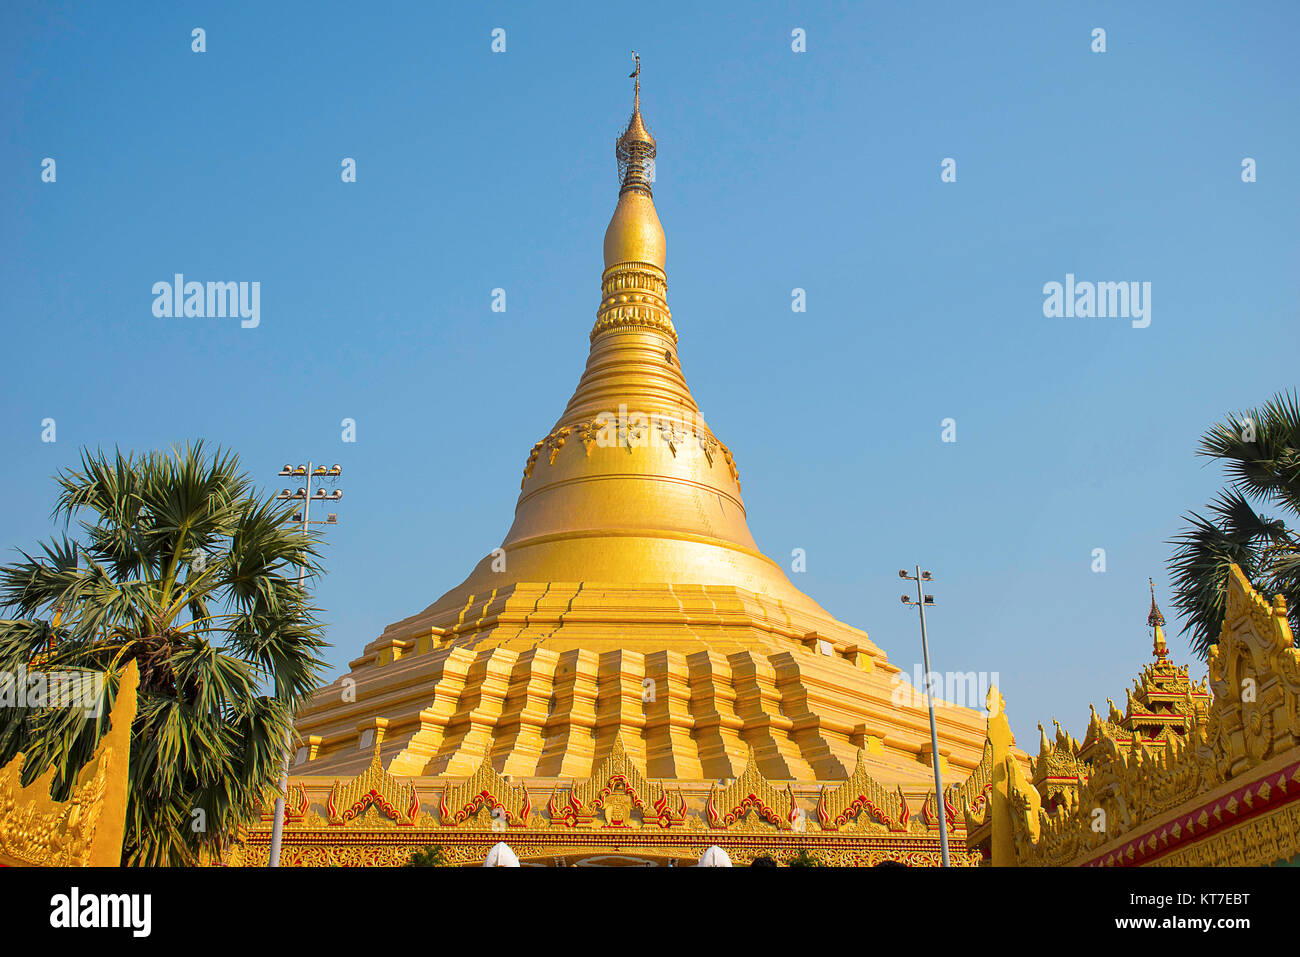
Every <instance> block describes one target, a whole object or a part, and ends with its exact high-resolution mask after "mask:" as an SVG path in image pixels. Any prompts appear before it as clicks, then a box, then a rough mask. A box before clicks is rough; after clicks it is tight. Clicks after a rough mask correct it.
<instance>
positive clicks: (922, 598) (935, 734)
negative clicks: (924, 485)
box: [898, 565, 948, 867]
mask: <svg viewBox="0 0 1300 957" xmlns="http://www.w3.org/2000/svg"><path fill="white" fill-rule="evenodd" d="M898 577H899V578H907V579H911V580H913V581H915V582H916V610H917V613H918V614H919V615H920V616H921V662H922V665H923V667H924V668H925V674H924V676H923V678H922V680H921V684H922V685H923V686H924V687H925V703H926V705H927V707H928V708H929V711H930V764H931V765H932V766H933V767H934V801H935V804H936V805H937V806H938V809H939V856H940V859H941V860H942V863H943V866H944V867H947V866H948V809H947V806H946V805H945V804H944V800H943V774H942V771H941V770H940V768H939V730H938V728H937V727H936V725H935V722H934V696H933V695H932V694H931V693H930V643H929V641H928V640H927V638H926V634H925V606H926V604H927V603H929V604H931V605H933V604H934V597H933V596H931V595H926V594H924V593H923V590H922V587H923V586H922V583H923V582H926V581H932V580H933V579H932V577H931V575H930V573H929V572H925V573H922V571H921V566H920V565H917V566H916V574H915V575H909V574H907V572H905V571H900V572H899V573H898ZM911 603H912V602H911V599H909V598H908V597H907V596H906V595H904V596H903V604H905V605H910V604H911Z"/></svg>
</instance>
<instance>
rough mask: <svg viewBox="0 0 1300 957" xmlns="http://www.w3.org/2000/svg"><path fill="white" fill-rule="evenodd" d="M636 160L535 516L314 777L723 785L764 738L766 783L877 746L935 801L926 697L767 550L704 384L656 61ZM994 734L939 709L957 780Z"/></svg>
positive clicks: (918, 800)
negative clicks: (635, 770)
mask: <svg viewBox="0 0 1300 957" xmlns="http://www.w3.org/2000/svg"><path fill="white" fill-rule="evenodd" d="M638 72H639V66H638ZM615 152H616V156H617V159H618V164H619V173H620V190H619V195H618V204H617V206H616V207H615V209H614V215H613V217H612V218H611V220H610V223H609V228H608V229H607V230H606V232H605V244H604V264H605V269H604V273H603V275H602V277H601V299H600V305H599V307H598V308H597V310H596V322H595V326H594V327H593V328H592V330H591V336H590V353H589V356H588V359H587V365H586V369H585V370H584V372H583V374H582V377H581V379H580V380H579V382H578V385H577V388H576V389H575V390H574V393H573V396H572V398H570V399H569V403H568V405H567V406H566V407H565V409H564V411H563V413H562V414H561V415H560V417H559V419H558V421H556V423H555V426H554V428H552V429H551V430H550V432H549V433H548V434H547V435H546V436H545V437H543V438H542V439H541V441H539V442H538V443H537V444H536V445H535V446H533V448H532V450H531V452H529V454H528V455H527V458H526V462H525V464H524V467H523V476H522V482H521V489H520V493H519V499H518V502H517V503H516V505H515V516H514V524H513V525H512V526H511V527H510V530H509V532H508V533H507V534H506V536H505V540H504V541H503V542H502V544H501V546H500V548H499V549H497V550H495V551H494V552H493V553H491V554H489V555H487V556H486V557H484V558H483V559H482V560H481V561H480V562H479V563H478V565H477V566H476V567H475V568H474V569H473V571H472V572H470V574H469V577H468V578H466V579H465V581H464V582H462V583H461V584H459V585H457V586H456V587H455V588H453V589H451V590H450V591H448V592H447V593H446V594H444V595H443V596H442V597H441V598H438V599H437V600H436V601H434V602H433V603H432V604H431V605H429V606H428V607H427V608H425V609H424V610H423V611H421V612H419V613H418V614H415V615H412V616H411V617H409V618H404V619H402V620H401V621H398V622H396V623H394V624H392V625H390V626H389V627H388V628H387V629H386V630H385V631H384V633H383V634H382V635H381V636H380V637H379V638H378V639H377V640H375V641H373V642H371V643H370V644H369V645H368V646H367V647H366V648H365V651H364V653H363V654H362V655H361V656H360V657H358V658H357V659H356V660H355V661H353V662H352V663H351V672H350V674H349V675H348V676H346V677H345V678H344V679H340V680H342V681H345V682H346V683H347V684H346V686H345V687H344V689H342V690H341V689H340V687H339V685H337V684H336V685H333V686H331V687H329V688H326V689H323V690H322V691H321V692H320V693H319V694H318V695H317V696H316V697H315V699H314V700H313V702H312V704H311V705H310V706H309V707H308V708H307V709H305V710H304V711H303V712H302V713H301V714H300V715H299V719H298V729H299V733H300V734H301V735H302V736H303V739H304V741H306V742H307V745H306V746H304V747H303V748H302V749H301V750H300V751H299V753H298V758H297V761H296V762H295V764H294V767H293V770H292V774H294V775H310V776H338V777H346V776H349V775H356V774H359V773H361V772H362V771H364V770H365V769H366V768H367V767H368V766H371V765H372V760H375V761H378V762H379V764H380V765H381V766H382V767H383V769H384V770H385V771H387V772H388V773H390V774H392V775H399V776H413V777H415V778H417V779H425V780H433V779H437V780H443V781H450V780H455V779H458V778H465V777H468V776H470V775H472V774H475V773H476V772H477V771H478V770H479V769H480V768H481V767H482V766H483V765H484V761H485V759H486V760H487V763H488V764H489V765H490V769H491V770H492V771H493V772H495V773H496V774H500V775H505V776H509V777H510V780H512V781H516V782H524V783H525V784H526V785H527V786H529V787H540V788H542V789H543V791H542V792H541V793H544V791H545V788H546V787H548V786H550V783H549V782H564V781H566V780H573V779H583V778H586V777H587V776H588V775H591V774H592V772H593V768H594V767H595V766H596V765H597V763H598V762H600V761H602V760H605V759H607V758H608V757H609V756H610V755H611V754H613V753H616V752H617V753H618V755H619V760H624V757H623V755H624V753H625V756H626V759H629V760H630V761H631V762H632V763H633V764H634V765H635V766H638V767H639V768H641V769H642V770H643V772H644V774H645V775H646V777H647V778H650V779H661V780H664V781H665V782H678V783H681V784H683V785H689V783H690V782H695V783H696V784H698V785H699V786H700V787H709V786H712V784H713V783H714V782H716V781H718V780H725V779H734V778H738V777H740V776H741V774H742V772H744V771H745V769H746V767H747V765H748V762H749V761H750V757H749V755H750V754H751V751H752V755H753V759H752V760H753V762H754V764H755V766H756V768H757V770H758V771H759V772H761V775H762V776H763V777H764V778H766V779H767V780H769V781H790V782H794V783H795V784H797V785H800V786H803V787H805V788H812V787H815V786H817V785H818V784H819V783H820V784H824V785H827V786H828V787H829V786H831V785H833V784H834V783H835V782H843V781H844V780H845V779H846V778H849V777H850V776H851V775H852V774H853V773H854V771H855V767H857V765H858V762H859V755H861V762H862V765H863V768H864V770H865V772H867V773H869V775H870V778H871V779H872V780H874V781H876V782H879V783H880V784H881V785H882V786H883V787H885V788H887V789H888V790H889V792H890V794H891V795H892V794H894V793H896V792H897V793H899V794H901V795H906V796H907V797H906V800H907V801H911V802H913V803H915V804H916V806H917V807H920V806H921V805H922V804H923V803H924V801H925V799H926V795H928V794H931V792H932V791H933V782H934V779H933V772H932V769H931V766H930V762H931V760H932V759H933V756H932V755H931V754H930V751H931V744H930V733H929V724H928V718H927V713H926V710H925V707H924V704H923V701H922V699H921V696H920V695H919V694H913V693H911V685H910V684H900V682H899V669H898V668H897V667H895V666H894V665H891V664H890V663H889V662H888V661H887V660H886V658H885V655H884V653H883V652H882V651H881V650H880V649H879V648H877V647H876V645H875V644H873V643H872V642H871V640H870V639H869V638H868V637H867V634H866V632H864V631H861V630H859V629H857V628H853V627H851V626H849V625H847V624H844V623H843V622H840V621H838V620H836V619H835V618H834V617H833V616H831V615H830V614H829V613H827V612H826V611H825V610H824V609H823V608H822V607H821V606H820V605H818V604H817V602H815V601H813V600H812V599H811V598H809V597H808V596H807V595H805V594H803V593H802V592H801V591H799V589H797V588H795V587H794V585H793V584H791V582H790V580H789V579H788V578H787V577H786V575H785V572H784V571H783V570H782V568H781V566H780V565H778V564H777V563H776V562H775V561H773V560H772V559H770V558H768V557H767V556H766V555H764V554H763V552H762V551H760V549H759V548H758V546H757V545H756V544H755V542H754V538H753V536H752V535H751V534H750V531H749V526H748V523H747V521H746V513H745V503H744V499H743V498H742V496H741V490H740V480H739V472H738V469H737V464H736V461H735V459H734V458H733V456H732V453H731V451H730V450H729V449H728V448H727V446H726V445H725V444H724V443H723V441H722V440H721V439H720V438H719V437H718V436H717V435H716V434H715V433H714V431H713V429H712V428H711V427H710V426H709V425H708V424H706V423H705V421H704V419H703V417H702V416H701V414H700V409H699V407H698V406H697V405H696V403H695V400H694V399H693V398H692V396H691V391H690V388H689V387H688V386H687V383H686V378H685V376H684V374H683V372H682V364H681V361H680V360H679V358H678V337H677V330H676V327H675V326H674V323H673V319H672V316H671V314H670V312H669V309H668V298H667V275H666V273H665V264H666V258H667V256H666V254H667V242H666V239H665V236H664V229H663V226H662V225H661V224H660V222H659V216H658V214H657V213H656V211H655V205H654V198H653V180H654V165H653V164H654V157H655V152H656V143H655V139H654V137H653V136H651V134H650V132H649V130H648V129H647V127H646V125H645V122H644V121H643V119H642V116H641V109H640V79H639V77H638V79H637V85H636V98H635V100H634V106H633V111H632V116H631V119H630V120H629V121H628V124H627V127H626V130H625V131H624V132H623V133H622V135H621V136H619V138H618V140H617V142H616V149H615ZM683 328H684V329H688V328H689V324H688V323H687V324H685V325H684V326H683ZM891 611H892V610H891ZM900 631H906V626H904V625H902V624H900ZM906 633H908V634H909V635H910V631H906ZM353 683H355V684H353ZM982 700H983V698H982V694H981V697H980V701H981V702H982ZM984 732H985V725H984V718H983V716H982V715H981V714H980V713H978V712H976V711H974V710H970V709H968V708H958V707H950V706H949V707H942V708H940V709H939V751H940V759H941V760H942V761H943V762H944V763H943V766H944V767H945V768H948V769H949V777H948V779H947V781H945V784H946V783H948V781H951V782H953V783H956V782H960V781H961V780H963V779H964V778H966V777H967V776H968V775H969V774H970V772H971V770H972V769H973V768H975V766H976V765H977V764H978V763H979V761H980V758H981V754H982V749H983V745H984ZM376 748H377V749H378V755H379V756H378V758H375V752H376ZM700 793H701V794H703V793H704V792H703V791H701V792H700ZM809 793H812V792H811V791H809ZM906 813H907V812H906V809H905V808H904V809H903V810H901V811H900V819H902V820H906Z"/></svg>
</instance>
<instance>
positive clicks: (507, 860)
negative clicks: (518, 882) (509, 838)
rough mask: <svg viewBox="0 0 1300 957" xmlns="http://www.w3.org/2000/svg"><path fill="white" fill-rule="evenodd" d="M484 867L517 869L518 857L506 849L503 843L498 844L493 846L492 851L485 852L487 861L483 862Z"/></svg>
mask: <svg viewBox="0 0 1300 957" xmlns="http://www.w3.org/2000/svg"><path fill="white" fill-rule="evenodd" d="M483 866H484V867H518V866H519V856H518V855H517V854H515V852H514V851H512V850H510V848H508V847H506V844H505V842H504V841H502V842H501V843H500V844H493V845H492V849H491V850H490V851H488V852H487V859H486V860H484V861H483Z"/></svg>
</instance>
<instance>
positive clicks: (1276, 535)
mask: <svg viewBox="0 0 1300 957" xmlns="http://www.w3.org/2000/svg"><path fill="white" fill-rule="evenodd" d="M1199 454H1200V455H1204V456H1207V457H1209V458H1214V459H1218V460H1219V461H1221V462H1223V463H1224V468H1225V469H1226V471H1227V473H1228V477H1229V482H1228V485H1227V487H1226V488H1224V489H1223V491H1221V492H1220V493H1219V494H1218V495H1217V496H1216V497H1215V499H1214V501H1212V502H1211V503H1210V504H1209V506H1208V507H1207V512H1208V515H1205V516H1202V515H1199V514H1197V513H1195V512H1193V513H1191V514H1190V515H1188V516H1187V521H1188V522H1189V524H1190V527H1189V528H1187V530H1186V531H1184V532H1183V533H1182V534H1181V535H1179V536H1178V537H1177V538H1175V539H1174V541H1173V542H1172V543H1171V544H1174V545H1176V546H1177V548H1176V550H1175V552H1174V555H1173V558H1171V559H1170V561H1169V569H1170V572H1171V573H1172V574H1173V580H1174V605H1175V607H1177V608H1178V609H1179V610H1180V611H1182V612H1183V614H1184V617H1185V619H1186V624H1184V625H1183V632H1184V633H1187V632H1190V633H1191V634H1190V640H1191V643H1192V647H1193V649H1194V650H1195V652H1196V653H1197V654H1198V655H1199V656H1200V657H1201V658H1202V659H1207V658H1208V657H1209V653H1210V646H1211V645H1213V644H1215V643H1216V642H1217V641H1218V640H1219V631H1220V629H1221V627H1222V625H1223V615H1224V596H1225V594H1226V588H1227V576H1228V566H1229V565H1231V564H1233V563H1234V562H1235V563H1236V564H1238V565H1240V566H1241V570H1242V573H1243V574H1244V575H1245V576H1246V577H1247V578H1248V579H1250V581H1251V582H1253V583H1254V584H1255V585H1256V586H1257V587H1259V588H1260V589H1261V590H1262V591H1263V592H1264V593H1265V594H1268V595H1274V594H1281V595H1282V596H1283V597H1284V598H1286V601H1287V606H1288V609H1289V615H1290V619H1291V627H1292V628H1300V536H1297V534H1296V529H1297V528H1300V523H1298V522H1297V519H1300V404H1298V403H1297V400H1296V394H1295V393H1294V392H1291V393H1279V394H1278V395H1276V396H1274V397H1273V398H1272V399H1271V400H1269V402H1268V403H1266V404H1265V405H1264V406H1262V407H1261V408H1258V409H1249V410H1247V411H1246V412H1243V413H1238V414H1229V415H1228V416H1227V418H1226V421H1223V422H1219V423H1216V424H1215V425H1214V426H1213V427H1212V428H1211V429H1210V430H1209V431H1208V432H1206V433H1205V435H1203V436H1202V437H1201V448H1200V451H1199ZM1262 509H1268V510H1269V511H1273V512H1275V513H1276V514H1277V515H1278V517H1268V516H1266V515H1264V514H1263V512H1262V511H1260V510H1262ZM1287 521H1290V522H1291V527H1290V528H1288V527H1287Z"/></svg>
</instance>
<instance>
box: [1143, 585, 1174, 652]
mask: <svg viewBox="0 0 1300 957" xmlns="http://www.w3.org/2000/svg"><path fill="white" fill-rule="evenodd" d="M1147 582H1148V583H1149V584H1150V585H1151V613H1150V614H1149V615H1147V627H1149V628H1151V629H1152V632H1153V633H1152V648H1151V653H1152V654H1153V655H1155V656H1156V658H1157V659H1159V660H1161V661H1163V660H1164V659H1165V658H1167V657H1168V656H1169V647H1168V646H1167V645H1166V644H1165V630H1164V626H1165V616H1164V615H1162V614H1160V606H1159V605H1157V604H1156V583H1155V581H1154V579H1151V578H1148V579H1147Z"/></svg>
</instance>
